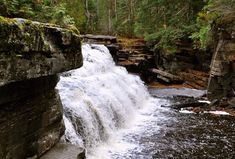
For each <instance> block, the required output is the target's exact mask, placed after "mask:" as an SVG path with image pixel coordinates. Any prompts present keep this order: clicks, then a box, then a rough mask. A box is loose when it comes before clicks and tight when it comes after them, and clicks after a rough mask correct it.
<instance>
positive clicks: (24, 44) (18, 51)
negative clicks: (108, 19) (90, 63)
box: [0, 17, 82, 159]
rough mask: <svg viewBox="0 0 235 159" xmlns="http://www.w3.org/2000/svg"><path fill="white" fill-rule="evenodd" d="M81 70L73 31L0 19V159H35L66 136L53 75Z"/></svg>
mask: <svg viewBox="0 0 235 159" xmlns="http://www.w3.org/2000/svg"><path fill="white" fill-rule="evenodd" d="M81 66H82V54H81V40H80V37H79V36H78V35H77V34H75V33H74V32H73V31H70V30H67V29H62V28H59V27H57V26H54V25H50V24H44V23H38V22H32V21H29V20H25V19H18V18H17V19H8V18H3V17H0V158H1V159H25V158H38V157H40V156H41V155H42V154H44V153H45V152H46V151H48V150H49V149H51V148H52V147H53V146H54V145H55V144H56V143H57V142H58V141H59V140H60V137H61V136H62V135H63V133H64V129H65V128H64V124H63V118H62V115H63V114H62V105H61V101H60V98H59V95H58V93H57V91H56V90H55V86H56V84H57V82H58V77H57V74H58V73H61V72H64V71H67V70H71V69H75V68H79V67H81Z"/></svg>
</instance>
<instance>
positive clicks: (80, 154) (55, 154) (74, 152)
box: [40, 143, 86, 159]
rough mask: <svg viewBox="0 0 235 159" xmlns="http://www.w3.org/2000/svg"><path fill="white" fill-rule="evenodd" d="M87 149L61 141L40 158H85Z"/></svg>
mask: <svg viewBox="0 0 235 159" xmlns="http://www.w3.org/2000/svg"><path fill="white" fill-rule="evenodd" d="M85 158H86V157H85V150H84V149H83V148H81V147H79V146H76V145H72V144H64V143H59V144H57V145H56V146H55V147H53V148H52V149H51V150H50V151H48V152H47V153H46V154H45V155H43V156H42V157H41V158H40V159H85Z"/></svg>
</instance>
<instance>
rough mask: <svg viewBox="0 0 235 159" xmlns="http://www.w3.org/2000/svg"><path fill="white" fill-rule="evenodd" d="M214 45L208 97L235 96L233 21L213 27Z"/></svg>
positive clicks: (234, 35)
mask: <svg viewBox="0 0 235 159" xmlns="http://www.w3.org/2000/svg"><path fill="white" fill-rule="evenodd" d="M214 39H216V46H215V51H214V55H213V59H212V62H211V71H210V79H209V84H208V97H209V98H210V99H221V98H223V97H234V96H235V94H234V93H235V22H234V19H233V20H232V21H231V20H230V21H225V22H223V24H221V25H216V26H215V27H214Z"/></svg>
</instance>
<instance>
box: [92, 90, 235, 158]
mask: <svg viewBox="0 0 235 159" xmlns="http://www.w3.org/2000/svg"><path fill="white" fill-rule="evenodd" d="M164 91H165V92H167V94H169V93H170V92H171V91H174V89H171V90H168V91H167V89H165V90H161V92H164ZM186 91H187V92H188V91H189V90H188V89H187V90H186ZM156 92H157V93H159V90H156V91H155V93H156ZM181 92H183V94H184V93H185V92H184V89H183V90H181ZM152 93H154V91H152ZM195 93H196V94H198V93H199V92H198V91H197V90H191V94H193V95H195ZM183 94H182V93H179V92H178V95H183ZM199 94H200V93H199ZM162 95H164V93H163V94H162ZM166 96H167V95H164V99H162V98H155V99H154V101H153V102H155V106H152V107H149V108H143V109H142V110H139V112H138V115H137V116H136V119H134V120H133V123H132V124H130V125H129V127H128V128H123V129H121V130H120V131H118V132H117V134H114V135H113V137H111V138H110V139H109V140H108V141H107V142H106V143H104V144H101V145H100V146H99V147H98V148H97V149H95V150H94V151H93V152H92V153H91V154H89V155H88V158H92V159H93V158H96V159H101V158H103V159H105V158H107V159H109V158H110V159H158V158H179V159H181V158H196V159H197V158H199V159H203V158H205V159H208V158H226V159H227V158H234V157H235V151H234V150H235V122H234V117H233V116H229V115H213V114H184V113H180V112H179V111H177V110H174V109H170V108H162V107H160V105H170V104H171V103H172V102H175V101H172V100H173V99H172V98H169V99H166V98H165V97H166Z"/></svg>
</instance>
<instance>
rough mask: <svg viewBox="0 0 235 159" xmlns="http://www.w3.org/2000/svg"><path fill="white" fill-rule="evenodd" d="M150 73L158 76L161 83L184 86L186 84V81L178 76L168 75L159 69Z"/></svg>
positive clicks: (151, 70) (153, 69)
mask: <svg viewBox="0 0 235 159" xmlns="http://www.w3.org/2000/svg"><path fill="white" fill-rule="evenodd" d="M149 72H150V73H152V74H154V75H156V76H155V77H156V78H157V79H159V80H160V81H163V82H165V83H173V84H182V83H184V80H183V79H182V78H181V77H179V76H176V75H173V74H171V73H168V72H166V71H162V70H159V69H155V68H152V69H149Z"/></svg>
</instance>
